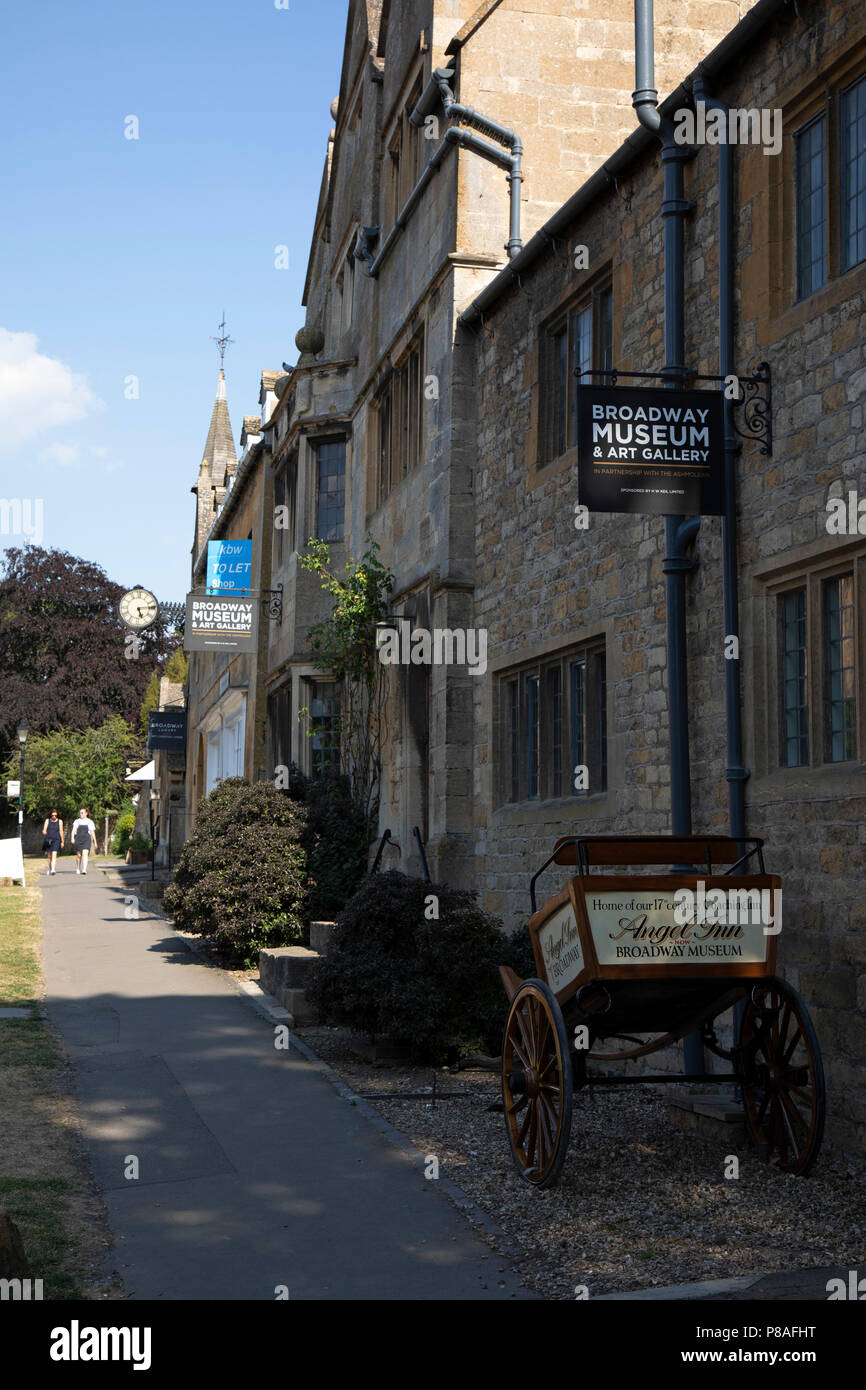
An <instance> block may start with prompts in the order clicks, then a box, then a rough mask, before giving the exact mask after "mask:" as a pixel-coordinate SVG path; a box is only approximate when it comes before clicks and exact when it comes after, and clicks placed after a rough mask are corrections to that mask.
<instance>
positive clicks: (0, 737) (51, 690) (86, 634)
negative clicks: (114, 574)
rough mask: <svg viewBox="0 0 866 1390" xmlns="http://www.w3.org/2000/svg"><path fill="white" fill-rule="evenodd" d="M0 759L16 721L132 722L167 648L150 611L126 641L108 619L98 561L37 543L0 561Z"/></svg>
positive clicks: (52, 725)
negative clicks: (147, 622)
mask: <svg viewBox="0 0 866 1390" xmlns="http://www.w3.org/2000/svg"><path fill="white" fill-rule="evenodd" d="M0 567H2V569H0V757H2V756H3V755H4V754H5V753H6V752H8V751H9V750H14V748H15V742H16V741H15V726H16V724H17V723H18V720H19V719H20V718H21V716H22V715H26V717H27V721H28V723H29V725H30V729H31V732H32V733H37V732H39V733H46V732H47V731H48V730H50V729H94V728H97V727H98V726H99V725H101V724H103V723H104V721H105V720H107V719H109V718H110V716H111V715H114V714H118V715H121V716H122V717H123V718H124V719H127V720H129V721H130V723H132V722H133V721H135V720H136V718H137V716H138V711H139V709H140V708H141V701H142V698H143V696H144V692H145V689H146V687H147V683H148V679H149V677H150V674H151V672H152V671H153V669H154V668H155V667H156V666H158V665H159V662H160V661H161V660H162V659H163V657H164V656H165V655H166V654H167V653H168V652H169V651H171V649H172V648H173V646H174V645H175V643H176V641H177V638H176V637H170V636H169V633H168V624H167V623H166V620H165V618H164V615H163V613H162V611H160V614H159V616H158V617H157V620H156V622H155V623H154V624H153V626H152V627H150V628H148V629H147V630H146V631H145V632H143V633H141V634H140V635H139V637H138V639H137V641H136V643H135V644H130V641H129V635H128V634H127V633H126V631H125V629H124V626H123V623H122V621H121V619H120V616H119V614H118V608H117V605H118V600H119V599H120V596H121V594H122V593H123V588H124V586H123V585H121V584H115V583H113V582H112V581H111V580H110V579H109V578H108V577H107V575H106V574H105V572H104V571H103V570H102V569H100V567H99V566H98V565H94V564H91V563H90V562H89V561H87V560H82V559H80V558H78V557H76V556H74V555H69V554H67V553H66V552H65V551H62V550H45V549H43V548H42V547H41V546H38V545H26V546H24V547H22V548H16V547H10V548H9V549H8V550H6V551H5V553H4V554H3V555H2V557H0Z"/></svg>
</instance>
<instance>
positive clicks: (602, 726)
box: [494, 634, 611, 811]
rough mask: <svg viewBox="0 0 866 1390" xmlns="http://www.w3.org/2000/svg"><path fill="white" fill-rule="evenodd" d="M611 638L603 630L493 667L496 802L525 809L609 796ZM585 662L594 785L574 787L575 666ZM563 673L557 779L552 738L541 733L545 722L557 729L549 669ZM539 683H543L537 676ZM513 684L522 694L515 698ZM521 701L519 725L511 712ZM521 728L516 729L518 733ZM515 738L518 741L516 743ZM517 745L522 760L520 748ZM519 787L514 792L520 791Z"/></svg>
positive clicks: (589, 760) (498, 806) (506, 807)
mask: <svg viewBox="0 0 866 1390" xmlns="http://www.w3.org/2000/svg"><path fill="white" fill-rule="evenodd" d="M607 648H608V643H607V638H606V635H605V634H599V635H596V636H593V637H588V638H586V639H585V640H583V641H580V642H570V643H569V644H568V645H567V646H560V647H558V648H556V649H554V650H553V651H548V652H546V653H544V654H539V655H537V656H534V657H532V658H530V659H524V660H523V661H521V662H518V663H515V664H514V665H512V666H507V667H503V668H502V669H500V670H497V671H496V673H495V696H494V698H495V706H496V717H495V726H496V731H497V732H496V740H495V750H496V775H495V778H494V782H495V809H497V810H508V811H514V810H517V809H519V808H524V809H525V808H533V807H550V806H551V805H553V804H561V805H564V806H571V807H573V806H575V805H578V804H580V803H581V802H585V801H587V800H589V799H591V798H597V797H602V796H606V795H607V792H608V790H609V783H608V776H607V771H608V756H607V746H606V745H607V730H608V703H609V699H610V690H611V682H610V675H609V672H608V670H607V667H608V664H609V662H608V650H607ZM581 662H583V663H585V666H586V672H587V680H586V686H585V694H586V698H587V702H588V704H587V713H586V716H585V717H586V725H587V735H586V738H587V744H588V748H587V749H586V753H587V754H588V756H586V757H585V762H586V766H587V767H588V768H589V787H588V789H587V790H586V791H575V790H574V769H573V765H572V764H573V760H574V718H575V710H574V707H573V683H572V676H571V673H572V667H574V666H577V665H579V664H580V663H581ZM554 673H558V675H559V682H558V690H559V709H560V742H559V748H560V762H559V769H558V785H557V782H556V780H555V779H556V769H555V768H554V766H553V765H552V759H551V753H552V743H551V742H549V741H546V740H542V737H541V734H542V731H543V730H544V729H545V728H546V727H550V728H551V739H552V727H551V726H552V723H553V720H552V717H551V716H552V709H553V690H554V683H553V682H551V679H550V677H551V675H553V674H554ZM536 682H537V686H536V685H535V683H536ZM530 685H532V687H533V688H536V689H537V701H538V729H539V740H538V744H537V752H536V762H537V767H536V776H537V790H536V793H535V794H534V795H532V794H530V791H529V783H530V766H529V765H530V761H531V759H530V757H529V706H530V703H531V701H530V699H529V697H528V691H529V689H530ZM515 690H516V692H517V699H516V701H515ZM515 708H516V710H517V713H518V716H519V729H518V730H515V729H514V728H513V727H512V720H511V714H512V711H513V710H514V709H515ZM515 733H516V735H517V737H516V739H515ZM515 745H516V746H515ZM515 752H516V767H515V762H514V754H515ZM515 773H516V779H515ZM515 789H516V791H517V796H516V798H515V796H514V792H515Z"/></svg>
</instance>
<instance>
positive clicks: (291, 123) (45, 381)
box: [0, 0, 347, 600]
mask: <svg viewBox="0 0 866 1390" xmlns="http://www.w3.org/2000/svg"><path fill="white" fill-rule="evenodd" d="M346 13H347V0H316V2H315V3H310V0H289V8H288V9H277V8H276V5H275V3H274V0H207V2H206V0H179V2H176V3H167V0H151V3H149V4H148V5H146V6H138V5H124V4H118V3H117V2H116V0H114V2H113V3H107V0H86V3H84V4H80V5H72V4H69V3H68V0H66V3H58V0H47V3H39V4H38V5H17V6H14V7H12V6H9V7H7V9H6V12H5V14H4V20H3V50H4V53H3V62H2V82H0V206H2V209H3V213H2V218H0V496H2V497H4V498H7V499H9V498H21V499H22V500H23V501H24V502H25V504H26V502H27V501H28V499H29V501H30V510H29V513H28V512H27V511H26V510H25V520H26V521H28V523H29V529H30V531H31V532H33V533H34V538H35V539H38V535H37V534H35V532H36V529H37V528H38V526H39V515H40V513H39V508H38V506H37V505H36V504H37V503H38V502H39V501H40V500H41V502H42V508H41V515H42V521H41V533H42V539H41V543H42V544H43V545H45V546H57V547H59V548H60V549H63V550H69V551H71V552H72V553H73V554H75V555H81V556H84V557H85V558H86V559H89V560H93V561H96V562H97V563H99V564H100V565H102V566H103V567H104V569H105V570H106V571H107V573H108V574H109V576H110V577H111V578H112V579H114V580H117V581H118V582H119V583H122V584H126V585H132V584H137V583H141V584H144V585H146V586H147V587H149V588H151V589H153V591H154V592H155V593H156V594H157V595H158V596H159V597H160V598H162V599H175V600H176V599H180V598H182V597H183V595H184V594H185V593H186V591H187V588H188V581H189V563H190V556H189V551H190V544H191V540H192V531H193V518H194V503H195V499H194V497H192V495H191V494H190V491H189V489H190V487H191V486H192V484H193V483H194V481H195V478H196V474H197V471H198V465H199V463H200V461H201V454H202V450H203V447H204V442H205V438H206V435H207V428H208V423H209V420H210V412H211V408H212V405H213V399H214V395H215V391H216V384H217V376H218V370H219V358H218V355H217V350H216V347H215V344H214V343H212V342H211V341H210V335H211V334H216V333H217V331H218V324H219V321H220V317H221V314H222V311H223V309H224V310H225V314H226V322H227V326H228V331H229V332H230V334H231V336H232V337H233V338H234V339H235V340H236V342H235V345H234V346H231V347H229V349H228V351H227V354H226V379H227V389H228V401H229V410H230V412H231V419H232V427H233V430H234V435H235V444H236V446H237V443H238V437H239V434H240V428H241V425H242V423H243V418H242V417H243V415H244V414H252V413H255V412H256V411H257V410H258V381H259V375H260V372H261V370H262V368H279V366H280V364H281V362H283V361H287V362H294V361H295V360H296V359H297V349H296V348H295V346H294V336H295V333H296V331H297V329H298V328H300V327H301V325H302V324H303V322H304V311H303V309H302V307H301V296H302V293H303V283H304V275H305V271H306V260H307V250H308V246H309V239H310V234H311V230H312V223H313V217H314V215H315V207H316V200H317V197H318V191H319V185H320V181H321V176H322V168H323V162H324V158H325V153H326V148H327V138H328V131H329V130H330V128H331V126H332V124H333V122H332V119H331V116H330V112H329V106H330V103H331V101H332V99H333V98H334V97H335V96H336V95H337V92H338V89H339V81H340V63H341V57H342V46H343V37H344V32H345V23H346ZM129 116H137V117H138V121H139V138H138V139H137V140H130V139H127V138H125V135H124V129H125V121H126V118H127V117H129ZM279 245H285V246H287V247H288V248H289V268H288V269H287V270H278V269H276V268H275V264H274V261H275V247H277V246H279ZM130 376H136V377H138V379H139V392H140V394H139V398H138V399H137V400H135V399H127V398H126V396H125V390H126V389H128V388H126V386H125V383H126V381H127V378H128V377H130ZM22 543H23V538H22V537H20V536H11V535H8V534H7V535H0V545H2V546H4V547H5V546H7V545H20V544H22Z"/></svg>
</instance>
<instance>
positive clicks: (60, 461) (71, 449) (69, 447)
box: [39, 443, 81, 468]
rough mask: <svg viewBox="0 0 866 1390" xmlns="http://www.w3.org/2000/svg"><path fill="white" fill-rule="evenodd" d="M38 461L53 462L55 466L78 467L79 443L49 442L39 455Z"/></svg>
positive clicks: (79, 457) (79, 461)
mask: <svg viewBox="0 0 866 1390" xmlns="http://www.w3.org/2000/svg"><path fill="white" fill-rule="evenodd" d="M39 462H40V463H48V464H51V463H53V464H54V466H55V467H56V468H79V467H80V466H81V445H80V444H60V443H57V444H49V445H48V447H47V448H46V449H43V450H42V452H41V454H40V455H39Z"/></svg>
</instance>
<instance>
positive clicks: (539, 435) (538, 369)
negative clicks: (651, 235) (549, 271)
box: [526, 260, 617, 489]
mask: <svg viewBox="0 0 866 1390" xmlns="http://www.w3.org/2000/svg"><path fill="white" fill-rule="evenodd" d="M614 279H615V277H614V271H613V261H612V260H607V261H605V263H604V264H603V265H601V266H599V268H598V269H597V270H596V271H594V272H593V273H592V274H591V275H587V274H586V273H585V272H584V278H583V279H582V283H581V284H580V286H578V287H575V285H574V284H569V285H568V286H567V287H566V289H564V290H563V292H562V293H561V294H560V295H559V296H558V297H557V299H556V300H555V301H553V303H552V304H549V305H548V307H547V308H546V310H545V311H544V312H543V313H542V314H540V315H539V317H538V319H537V321H536V332H535V334H534V335H533V342H532V346H531V348H530V351H529V353H528V361H527V380H528V382H529V383H530V384H531V422H530V428H529V432H528V434H527V439H526V462H527V469H528V474H529V476H528V481H527V485H528V487H529V488H530V489H533V488H536V487H539V486H541V485H542V484H543V483H545V482H547V480H548V479H549V478H551V477H554V476H556V475H557V474H559V473H561V472H565V471H566V470H570V469H572V468H576V466H577V447H576V445H575V444H571V445H570V446H569V447H568V448H567V449H566V450H565V452H564V453H562V454H559V455H558V456H552V455H551V454H550V450H549V448H548V441H549V431H550V423H549V414H548V411H549V394H548V393H547V387H546V373H547V364H548V361H549V358H547V360H546V357H547V352H548V351H549V338H550V335H551V333H552V331H553V330H554V329H555V328H556V327H557V326H558V325H560V324H562V323H563V322H564V321H567V320H568V319H569V318H570V317H571V316H572V315H573V314H574V313H575V312H577V311H578V310H579V309H580V307H581V306H582V305H583V306H585V305H587V304H589V303H591V304H592V306H593V322H592V346H591V353H592V362H593V366H594V367H595V368H596V369H597V370H601V365H602V364H601V360H600V357H599V356H598V352H599V345H600V339H601V335H600V333H599V326H600V321H599V306H600V303H601V299H602V296H603V295H604V294H606V293H609V294H610V296H611V361H612V364H613V365H615V364H616V362H617V331H616V292H615V285H614Z"/></svg>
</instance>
